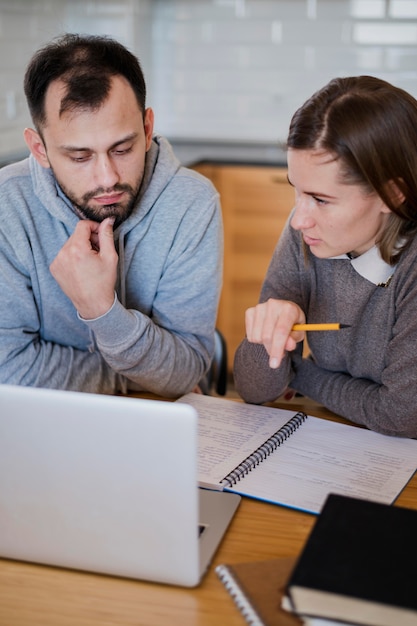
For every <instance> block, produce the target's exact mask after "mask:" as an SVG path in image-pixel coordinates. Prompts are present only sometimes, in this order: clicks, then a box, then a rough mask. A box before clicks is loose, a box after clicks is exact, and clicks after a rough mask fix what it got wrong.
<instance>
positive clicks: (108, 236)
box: [49, 218, 118, 319]
mask: <svg viewBox="0 0 417 626" xmlns="http://www.w3.org/2000/svg"><path fill="white" fill-rule="evenodd" d="M113 223H114V218H106V219H105V220H103V221H102V222H101V223H100V224H99V223H97V222H92V221H90V220H80V221H79V222H78V224H77V226H76V228H75V231H74V233H73V234H72V235H71V237H70V238H69V239H68V241H67V242H66V244H65V245H64V246H63V247H62V248H61V250H60V251H59V253H58V254H57V256H56V257H55V259H54V260H53V261H52V263H51V265H50V268H49V269H50V270H51V274H52V276H53V277H54V278H55V280H56V281H57V283H58V284H59V286H60V287H61V289H62V291H63V292H64V293H65V294H66V295H67V296H68V298H70V300H71V301H72V303H73V304H74V306H75V308H76V309H77V311H78V313H79V314H80V316H81V317H83V318H84V319H94V318H95V317H100V315H104V313H106V312H107V311H108V310H109V309H110V308H111V306H112V304H113V302H114V289H115V285H116V278H117V262H118V256H117V252H116V248H115V246H114V240H113Z"/></svg>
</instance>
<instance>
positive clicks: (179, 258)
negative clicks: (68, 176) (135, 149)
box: [0, 137, 223, 396]
mask: <svg viewBox="0 0 417 626" xmlns="http://www.w3.org/2000/svg"><path fill="white" fill-rule="evenodd" d="M0 211H1V216H2V219H1V221H0V293H1V299H0V383H9V384H17V385H28V386H37V387H51V388H58V389H67V390H78V391H89V392H103V393H114V392H116V391H119V390H121V391H125V390H126V389H127V388H128V387H129V388H133V389H136V390H147V391H151V392H154V393H157V394H161V395H165V396H176V395H179V394H182V393H185V392H187V391H190V390H191V389H192V388H193V387H194V386H195V385H196V383H197V382H198V381H199V380H200V379H201V377H202V376H203V374H204V372H205V371H206V370H207V368H208V367H209V364H210V360H211V356H212V353H213V350H214V327H215V320H216V313H217V306H218V299H219V293H220V288H221V272H222V250H223V248H222V244H223V239H222V223H221V212H220V207H219V199H218V194H217V192H216V190H215V189H214V187H213V185H212V184H211V183H210V182H209V181H208V180H207V179H206V178H204V177H202V176H201V175H199V174H197V173H196V172H194V171H191V170H188V169H185V168H183V167H181V165H180V163H179V161H178V160H177V158H176V157H175V156H174V154H173V152H172V149H171V147H170V145H169V143H168V142H167V141H166V140H165V139H163V138H161V137H154V140H153V143H152V146H151V149H150V150H149V152H148V153H147V157H146V164H145V176H144V180H143V183H142V186H141V191H140V196H139V199H138V203H137V206H136V208H135V209H134V211H133V213H132V215H131V216H130V217H129V218H128V219H127V220H126V221H125V222H123V223H122V224H121V225H120V226H119V227H118V229H117V230H116V231H115V233H114V236H115V243H116V248H117V250H118V254H119V264H118V283H117V289H116V291H117V294H116V299H115V302H114V305H113V307H112V308H111V310H110V311H109V312H108V313H106V314H105V315H104V316H102V317H100V318H98V319H96V320H92V321H83V320H81V319H80V318H79V317H78V316H77V312H76V310H75V308H74V306H73V304H72V303H71V301H70V300H69V299H68V298H67V297H66V295H65V294H64V293H63V292H62V291H61V289H60V287H59V285H58V284H57V283H56V281H55V280H54V278H53V277H52V275H51V273H50V271H49V266H50V263H51V261H52V260H53V259H54V258H55V256H56V255H57V253H58V251H59V250H60V249H61V247H62V246H63V245H64V243H65V242H66V241H67V239H68V237H69V236H70V235H71V234H72V233H73V231H74V228H75V226H76V224H77V222H78V219H79V218H78V217H77V216H76V215H75V213H74V212H73V210H72V207H71V205H70V204H69V202H68V200H67V198H66V197H64V196H63V194H62V193H61V192H60V190H59V189H58V188H57V186H56V183H55V180H54V177H53V175H52V173H51V170H49V169H44V168H42V167H41V166H39V165H38V163H37V162H36V161H35V160H34V159H33V158H32V157H29V159H25V160H24V161H21V162H19V163H16V164H13V165H10V166H8V167H5V168H3V169H2V170H1V171H0Z"/></svg>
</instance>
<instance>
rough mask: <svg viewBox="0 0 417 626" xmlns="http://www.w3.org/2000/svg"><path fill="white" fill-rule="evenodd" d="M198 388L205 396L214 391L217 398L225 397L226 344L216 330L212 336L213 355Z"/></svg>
mask: <svg viewBox="0 0 417 626" xmlns="http://www.w3.org/2000/svg"><path fill="white" fill-rule="evenodd" d="M200 388H201V390H202V392H203V393H204V394H205V395H210V393H211V391H212V390H214V391H215V392H216V393H217V394H218V395H219V396H225V395H226V391H227V344H226V340H225V338H224V336H223V334H222V333H221V332H220V330H219V329H218V328H216V330H215V334H214V355H213V360H212V362H211V366H210V369H209V371H208V372H207V374H206V376H205V377H204V379H203V380H202V381H201V382H200Z"/></svg>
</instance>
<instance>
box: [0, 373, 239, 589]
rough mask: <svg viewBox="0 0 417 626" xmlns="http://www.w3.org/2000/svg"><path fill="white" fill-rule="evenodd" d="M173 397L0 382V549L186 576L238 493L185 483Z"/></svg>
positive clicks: (182, 421)
mask: <svg viewBox="0 0 417 626" xmlns="http://www.w3.org/2000/svg"><path fill="white" fill-rule="evenodd" d="M197 419H198V418H197V413H196V411H195V409H193V407H191V406H189V405H185V404H182V403H178V402H175V403H174V402H163V401H154V400H143V399H138V398H127V397H120V396H119V397H116V396H107V395H98V394H88V393H79V392H67V391H53V390H46V389H36V388H30V387H18V386H12V385H0V556H1V557H4V558H10V559H18V560H24V561H30V562H37V563H44V564H48V565H57V566H63V567H68V568H76V569H82V570H89V571H95V572H100V573H104V574H111V575H117V576H124V577H131V578H138V579H143V580H148V581H156V582H162V583H168V584H176V585H182V586H187V587H188V586H190V587H191V586H195V585H197V584H198V583H199V582H200V581H201V578H202V576H203V574H204V573H205V571H206V569H207V567H208V565H209V563H210V561H211V559H212V557H213V554H214V552H215V550H216V548H217V546H218V545H219V543H220V541H221V539H222V536H223V535H224V533H225V531H226V528H227V526H228V524H229V522H230V521H231V519H232V517H233V515H234V513H235V511H236V508H237V507H238V504H239V501H240V497H239V496H236V494H230V493H223V492H216V491H208V490H204V489H198V487H197Z"/></svg>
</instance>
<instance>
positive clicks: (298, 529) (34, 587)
mask: <svg viewBox="0 0 417 626" xmlns="http://www.w3.org/2000/svg"><path fill="white" fill-rule="evenodd" d="M280 406H283V407H285V408H294V409H297V410H299V409H301V410H304V411H305V412H307V413H309V414H310V415H317V416H318V417H326V418H330V419H337V420H338V421H343V420H339V418H337V417H335V416H333V415H332V414H331V413H329V412H328V411H327V410H326V409H324V408H322V407H314V408H313V407H312V406H311V405H307V406H304V405H302V404H294V403H292V404H291V405H290V406H289V405H287V404H286V405H280ZM396 504H398V505H402V506H406V507H409V508H413V509H417V474H416V475H415V476H414V477H413V479H412V480H411V481H410V483H409V484H408V485H407V487H406V488H405V490H404V491H403V492H402V494H401V495H400V497H399V498H398V499H397V500H396ZM315 520H316V516H314V515H310V514H307V513H301V512H299V511H294V510H290V509H286V508H284V507H280V506H277V505H274V504H267V503H263V502H259V501H255V500H250V499H248V498H242V502H241V505H240V507H239V509H238V511H237V514H236V515H235V517H234V519H233V521H232V524H231V526H230V527H229V530H228V532H227V534H226V536H225V538H224V540H223V542H222V544H221V546H220V548H219V550H218V551H217V554H216V556H215V559H214V561H213V563H212V565H211V567H210V569H209V572H208V573H207V575H206V576H205V578H204V580H203V582H202V584H201V585H200V586H199V587H198V588H196V589H184V588H180V587H169V586H164V585H158V584H151V583H144V582H138V581H133V580H126V579H117V578H112V577H109V576H100V575H96V574H89V573H84V572H76V571H70V570H63V569H58V568H53V567H47V566H41V565H30V564H27V563H19V562H13V561H7V560H0V626H29V625H30V626H32V625H33V626H67V625H68V626H70V625H71V626H75V625H76V626H93V625H94V626H116V625H117V626H127V625H129V626H244V624H245V623H246V622H245V621H244V619H243V617H242V616H241V615H240V613H239V612H238V610H237V609H236V607H235V605H234V603H233V601H232V599H231V598H230V596H229V594H228V593H227V592H226V590H225V589H224V587H223V585H222V584H221V582H220V581H219V580H218V578H217V576H216V574H215V572H214V567H215V565H217V564H218V563H237V562H240V561H251V560H260V559H270V558H277V557H287V556H296V555H297V554H298V553H299V551H300V549H301V548H302V546H303V544H304V541H305V539H306V537H307V535H308V533H309V532H310V530H311V528H312V526H313V524H314V522H315Z"/></svg>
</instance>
